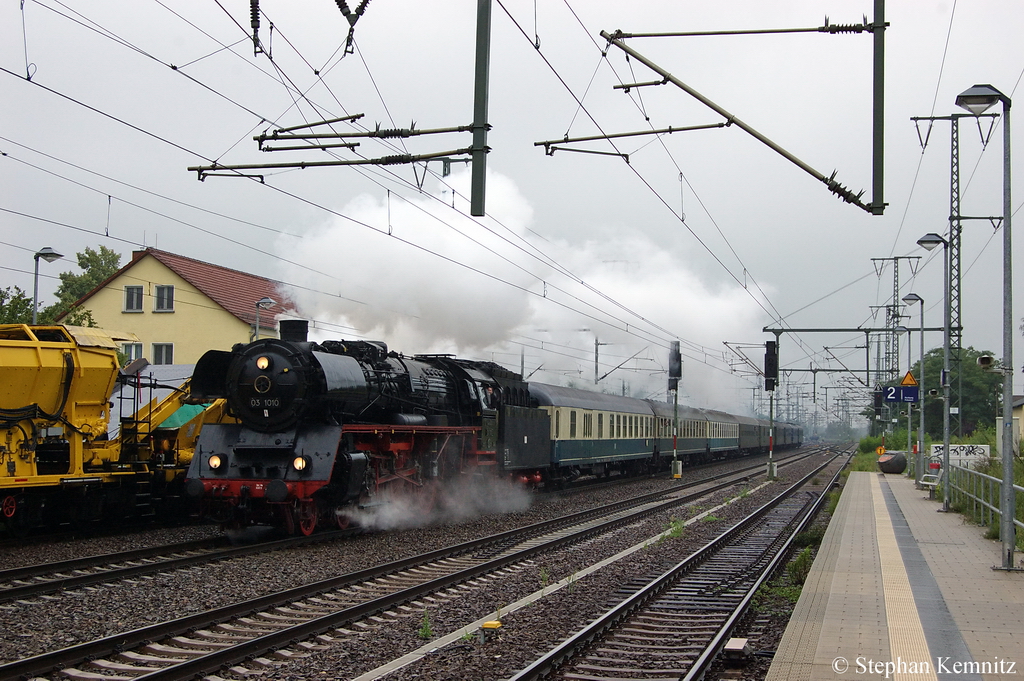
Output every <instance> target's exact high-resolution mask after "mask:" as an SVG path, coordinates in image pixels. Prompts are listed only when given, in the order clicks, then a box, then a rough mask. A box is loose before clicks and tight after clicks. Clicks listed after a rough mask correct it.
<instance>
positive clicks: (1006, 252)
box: [956, 85, 1017, 570]
mask: <svg viewBox="0 0 1024 681" xmlns="http://www.w3.org/2000/svg"><path fill="white" fill-rule="evenodd" d="M996 102H1002V103H1003V360H1002V367H1001V368H1002V372H1003V451H1002V460H1003V485H1002V494H1001V495H1000V518H999V538H1000V540H1001V541H1002V543H1003V565H1002V568H1003V569H1004V570H1012V569H1013V552H1014V550H1015V549H1016V536H1015V535H1016V530H1015V528H1014V526H1013V518H1014V514H1015V511H1016V508H1017V506H1016V499H1015V496H1016V495H1015V494H1014V490H1013V310H1012V306H1011V302H1012V291H1013V279H1012V269H1011V267H1010V264H1011V258H1010V256H1011V248H1010V247H1011V243H1012V242H1011V239H1010V216H1011V214H1012V212H1013V207H1012V206H1011V205H1010V98H1009V97H1007V96H1006V95H1004V94H1003V93H1002V92H1000V91H999V90H997V89H995V88H994V87H992V86H991V85H975V86H973V87H970V88H968V89H967V90H964V91H963V92H961V93H960V94H959V95H957V98H956V105H957V106H959V107H962V108H964V109H966V110H968V111H970V112H971V113H972V114H974V115H975V116H979V115H981V114H983V113H985V112H986V111H988V110H989V109H990V108H991V107H992V106H994V105H995V104H996Z"/></svg>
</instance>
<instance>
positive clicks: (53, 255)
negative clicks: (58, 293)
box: [32, 246, 64, 324]
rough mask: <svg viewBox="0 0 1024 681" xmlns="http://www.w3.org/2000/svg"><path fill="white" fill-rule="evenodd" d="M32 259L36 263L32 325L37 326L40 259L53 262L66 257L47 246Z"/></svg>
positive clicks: (33, 278)
mask: <svg viewBox="0 0 1024 681" xmlns="http://www.w3.org/2000/svg"><path fill="white" fill-rule="evenodd" d="M32 257H33V259H35V261H36V269H35V274H34V275H33V277H32V323H33V324H35V323H36V318H37V316H38V312H39V258H42V259H43V260H45V261H46V262H53V261H54V260H60V259H61V258H63V257H64V256H63V255H62V254H60V253H58V252H57V251H55V250H53V249H52V248H50V247H49V246H47V247H45V248H40V249H39V250H38V251H36V254H35V255H34V256H32Z"/></svg>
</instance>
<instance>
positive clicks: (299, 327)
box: [280, 319, 309, 343]
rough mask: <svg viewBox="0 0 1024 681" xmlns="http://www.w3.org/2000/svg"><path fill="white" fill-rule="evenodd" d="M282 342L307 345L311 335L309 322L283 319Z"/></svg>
mask: <svg viewBox="0 0 1024 681" xmlns="http://www.w3.org/2000/svg"><path fill="white" fill-rule="evenodd" d="M280 332H281V340H283V341H290V342H292V343H305V342H306V341H307V340H308V335H309V322H308V321H306V320H305V319H282V320H281V328H280Z"/></svg>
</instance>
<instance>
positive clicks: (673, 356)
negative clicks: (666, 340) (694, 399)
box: [668, 341, 683, 392]
mask: <svg viewBox="0 0 1024 681" xmlns="http://www.w3.org/2000/svg"><path fill="white" fill-rule="evenodd" d="M682 376H683V356H682V354H681V353H680V352H679V341H672V347H671V349H670V350H669V352H668V389H669V392H671V391H673V390H678V389H679V379H680V378H682Z"/></svg>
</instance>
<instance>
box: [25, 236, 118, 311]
mask: <svg viewBox="0 0 1024 681" xmlns="http://www.w3.org/2000/svg"><path fill="white" fill-rule="evenodd" d="M77 257H78V266H79V267H80V268H81V269H82V273H81V274H75V273H74V272H61V273H60V286H58V287H57V291H56V292H55V294H56V296H57V302H55V303H53V304H52V305H48V306H47V307H45V308H43V309H42V310H40V311H39V321H40V322H42V323H52V322H54V321H55V320H57V318H58V317H61V315H64V316H63V317H62V318H61V320H60V321H61V323H64V324H74V325H78V326H95V325H96V322H95V321H93V318H92V312H91V311H90V310H87V309H83V308H75V306H74V305H75V302H76V301H78V300H79V299H80V298H81V297H82V296H84V295H85V294H87V293H89V291H92V290H93V289H94V288H96V287H97V286H99V285H100V283H101V282H103V281H104V280H106V279H107V278H108V277H110V276H111V275H112V274H114V273H115V272H117V270H118V269H120V267H121V255H120V254H119V253H118V252H117V251H114V250H111V249H109V248H107V247H106V246H100V247H99V250H98V251H95V250H93V249H92V248H89V247H88V246H86V247H85V250H84V251H82V252H80V253H78V254H77Z"/></svg>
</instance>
